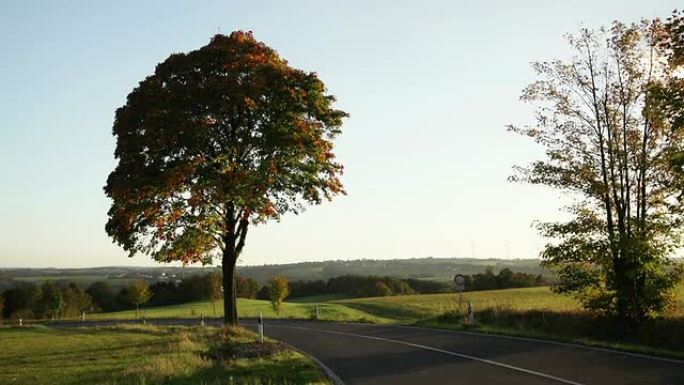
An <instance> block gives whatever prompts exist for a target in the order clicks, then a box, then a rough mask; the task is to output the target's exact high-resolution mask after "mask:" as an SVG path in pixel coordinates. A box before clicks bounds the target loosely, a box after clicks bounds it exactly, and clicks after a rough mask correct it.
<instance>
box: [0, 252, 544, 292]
mask: <svg viewBox="0 0 684 385" xmlns="http://www.w3.org/2000/svg"><path fill="white" fill-rule="evenodd" d="M487 267H492V268H493V269H494V272H498V271H499V270H501V269H503V268H506V267H507V268H510V269H511V270H513V271H518V272H524V273H534V274H542V275H543V276H545V277H548V278H551V277H553V275H552V274H551V272H550V271H548V270H547V269H544V268H542V267H541V266H539V260H538V259H477V258H411V259H388V260H380V259H357V260H348V261H343V260H337V261H322V262H299V263H288V264H279V265H261V266H238V274H239V275H241V276H243V277H249V278H254V279H256V280H257V281H259V282H260V283H264V282H265V281H266V280H267V279H268V277H269V275H271V274H280V275H285V276H287V277H288V278H290V279H291V280H317V279H323V280H326V279H328V278H332V277H337V276H340V275H347V274H356V275H381V276H385V275H388V276H397V277H402V278H423V279H433V280H450V279H452V278H453V276H454V275H455V274H459V273H460V274H474V273H481V272H483V271H484V270H485V269H486V268H487ZM216 270H217V268H216V267H176V266H163V265H161V266H155V267H126V266H109V267H92V268H77V269H60V268H5V269H0V290H3V289H6V288H8V287H11V286H14V285H15V284H17V282H41V281H44V280H48V279H49V280H53V281H74V282H77V283H80V284H82V285H84V286H85V285H89V284H91V283H92V282H95V281H98V280H107V281H108V282H110V284H111V285H112V286H119V285H126V284H130V282H132V280H133V279H135V278H138V277H140V278H143V279H145V280H147V281H150V282H153V281H161V280H179V279H183V277H185V276H188V275H193V274H206V273H208V272H210V271H216Z"/></svg>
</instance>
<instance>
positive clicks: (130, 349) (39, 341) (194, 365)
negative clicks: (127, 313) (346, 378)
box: [0, 325, 329, 385]
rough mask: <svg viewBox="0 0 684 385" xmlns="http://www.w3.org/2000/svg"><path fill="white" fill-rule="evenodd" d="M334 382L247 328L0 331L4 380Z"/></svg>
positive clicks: (108, 384) (110, 384)
mask: <svg viewBox="0 0 684 385" xmlns="http://www.w3.org/2000/svg"><path fill="white" fill-rule="evenodd" d="M49 383H53V384H57V383H58V384H74V385H76V384H102V385H128V384H131V385H134V384H135V385H143V384H168V385H181V384H205V385H212V384H217V385H218V384H246V385H247V384H248V385H257V384H328V383H329V382H328V380H327V379H326V378H325V377H324V376H323V375H322V374H321V372H320V371H319V369H318V368H317V367H316V366H315V365H314V364H313V362H311V361H310V360H309V359H308V358H307V357H305V356H303V355H302V354H300V353H298V352H295V351H292V350H289V349H287V348H286V347H285V346H284V345H282V344H280V343H277V342H274V341H267V343H266V344H263V345H262V344H258V343H256V336H255V335H254V334H253V333H251V332H248V331H246V330H241V329H240V330H229V329H227V330H220V329H215V328H200V327H195V328H187V327H165V328H162V327H151V326H130V325H129V326H118V327H108V328H102V327H100V328H87V329H58V330H55V329H49V328H45V327H24V328H0V384H7V385H10V384H22V385H32V384H36V385H42V384H49Z"/></svg>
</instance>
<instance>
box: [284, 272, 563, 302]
mask: <svg viewBox="0 0 684 385" xmlns="http://www.w3.org/2000/svg"><path fill="white" fill-rule="evenodd" d="M464 278H465V290H466V291H475V290H497V289H510V288H516V287H534V286H545V285H550V284H551V283H550V282H549V281H548V280H547V279H546V278H544V277H543V276H541V275H540V274H529V273H520V272H514V271H512V270H511V269H508V268H505V269H502V270H501V271H499V272H498V273H496V274H495V273H494V271H493V269H492V268H491V267H488V268H487V269H486V270H485V272H484V273H478V274H472V275H465V276H464ZM289 286H290V297H292V298H297V297H305V296H311V295H323V294H341V295H347V296H352V297H384V296H391V295H409V294H437V293H450V292H454V291H456V287H455V285H454V283H453V282H450V281H448V282H443V281H433V280H426V279H417V278H398V277H389V276H375V275H368V276H364V275H343V276H340V277H334V278H330V279H328V280H327V281H324V280H313V281H304V280H299V281H292V282H290V283H289Z"/></svg>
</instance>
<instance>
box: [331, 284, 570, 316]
mask: <svg viewBox="0 0 684 385" xmlns="http://www.w3.org/2000/svg"><path fill="white" fill-rule="evenodd" d="M468 301H471V302H472V304H473V308H474V309H475V310H476V311H479V310H484V309H491V308H501V307H506V308H513V309H517V310H531V309H552V310H556V311H576V310H578V309H579V308H580V306H579V304H578V303H577V302H576V301H574V300H572V299H571V298H569V297H566V296H561V295H557V294H554V293H552V292H551V290H550V289H549V288H548V287H533V288H523V289H508V290H490V291H478V292H466V293H463V302H462V304H461V309H460V310H463V309H465V306H466V304H467V302H468ZM333 303H335V304H339V305H345V306H348V307H351V308H354V309H358V310H361V311H364V312H367V313H369V314H372V315H375V316H377V317H383V318H389V319H393V320H396V321H399V322H405V323H410V322H415V321H420V320H424V319H430V318H434V317H437V316H439V315H442V314H444V313H447V312H451V311H459V296H458V294H455V293H449V294H424V295H406V296H396V297H374V298H356V299H347V300H340V301H334V302H333Z"/></svg>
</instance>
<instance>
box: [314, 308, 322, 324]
mask: <svg viewBox="0 0 684 385" xmlns="http://www.w3.org/2000/svg"><path fill="white" fill-rule="evenodd" d="M315 306H316V321H318V320H319V319H321V313H320V312H319V310H318V305H315Z"/></svg>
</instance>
